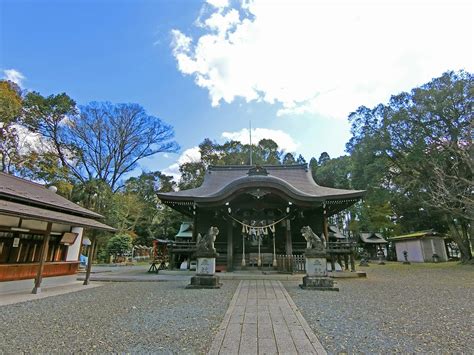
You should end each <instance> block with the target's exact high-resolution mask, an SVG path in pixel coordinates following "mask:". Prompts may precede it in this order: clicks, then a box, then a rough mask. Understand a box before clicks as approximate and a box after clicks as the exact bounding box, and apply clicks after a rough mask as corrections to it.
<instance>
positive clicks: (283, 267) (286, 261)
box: [276, 255, 306, 273]
mask: <svg viewBox="0 0 474 355" xmlns="http://www.w3.org/2000/svg"><path fill="white" fill-rule="evenodd" d="M276 258H277V270H278V272H282V273H295V272H305V271H306V267H305V259H304V255H277V256H276Z"/></svg>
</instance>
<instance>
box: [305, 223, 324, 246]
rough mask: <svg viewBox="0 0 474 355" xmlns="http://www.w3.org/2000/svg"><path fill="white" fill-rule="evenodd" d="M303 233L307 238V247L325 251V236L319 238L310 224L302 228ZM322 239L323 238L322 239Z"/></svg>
mask: <svg viewBox="0 0 474 355" xmlns="http://www.w3.org/2000/svg"><path fill="white" fill-rule="evenodd" d="M301 234H302V235H303V237H304V239H306V248H307V249H312V250H314V251H324V250H325V249H326V241H325V240H324V238H319V237H318V235H317V234H316V233H314V232H313V230H312V229H311V227H310V226H304V227H303V228H301ZM321 239H322V240H321Z"/></svg>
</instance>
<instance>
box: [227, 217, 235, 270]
mask: <svg viewBox="0 0 474 355" xmlns="http://www.w3.org/2000/svg"><path fill="white" fill-rule="evenodd" d="M233 232H234V227H233V226H232V221H231V220H228V221H227V271H234V236H233Z"/></svg>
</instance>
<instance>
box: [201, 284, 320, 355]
mask: <svg viewBox="0 0 474 355" xmlns="http://www.w3.org/2000/svg"><path fill="white" fill-rule="evenodd" d="M209 354H246V355H247V354H248V355H250V354H285V355H286V354H326V351H325V350H324V348H323V347H322V345H321V343H320V342H319V340H318V338H317V337H316V336H315V335H314V333H313V332H312V330H311V329H310V327H309V326H308V323H306V321H305V319H304V318H303V316H302V315H301V314H300V312H299V310H298V309H297V307H296V305H295V303H294V302H293V300H292V299H291V297H290V295H289V294H288V292H286V290H285V288H284V287H283V285H282V284H281V282H280V281H275V280H243V281H241V282H240V284H239V286H238V287H237V290H236V291H235V294H234V297H233V298H232V301H231V303H230V305H229V309H228V310H227V312H226V314H225V316H224V320H223V321H222V324H221V325H220V327H219V330H218V333H217V334H216V337H215V338H214V341H213V343H212V346H211V350H210V351H209Z"/></svg>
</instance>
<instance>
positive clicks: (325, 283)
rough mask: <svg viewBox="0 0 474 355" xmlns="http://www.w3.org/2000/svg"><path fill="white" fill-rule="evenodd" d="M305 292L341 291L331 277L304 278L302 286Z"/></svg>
mask: <svg viewBox="0 0 474 355" xmlns="http://www.w3.org/2000/svg"><path fill="white" fill-rule="evenodd" d="M300 287H301V288H302V289H303V290H319V291H339V287H337V285H336V283H335V282H334V280H333V279H331V278H329V277H319V276H308V275H306V276H305V277H303V283H302V284H301V285H300Z"/></svg>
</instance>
